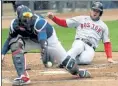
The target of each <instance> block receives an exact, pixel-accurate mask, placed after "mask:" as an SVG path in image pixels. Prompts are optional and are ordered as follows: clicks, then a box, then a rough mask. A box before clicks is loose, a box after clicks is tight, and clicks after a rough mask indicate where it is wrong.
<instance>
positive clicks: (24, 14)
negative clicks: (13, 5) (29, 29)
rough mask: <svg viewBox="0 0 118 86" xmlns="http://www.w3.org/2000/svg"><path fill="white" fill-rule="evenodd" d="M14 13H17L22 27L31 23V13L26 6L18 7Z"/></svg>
mask: <svg viewBox="0 0 118 86" xmlns="http://www.w3.org/2000/svg"><path fill="white" fill-rule="evenodd" d="M16 12H17V16H18V19H19V22H20V23H21V24H22V25H24V26H27V25H29V24H30V23H31V20H32V17H33V13H32V11H31V10H30V9H29V8H28V7H27V6H24V5H20V6H18V8H17V11H16Z"/></svg>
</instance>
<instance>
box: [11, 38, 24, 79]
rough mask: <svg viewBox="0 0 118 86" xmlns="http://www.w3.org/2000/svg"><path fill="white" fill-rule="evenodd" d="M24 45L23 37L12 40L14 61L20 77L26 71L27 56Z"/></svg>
mask: <svg viewBox="0 0 118 86" xmlns="http://www.w3.org/2000/svg"><path fill="white" fill-rule="evenodd" d="M23 47H24V44H23V41H22V39H18V40H17V41H16V42H12V44H11V45H10V48H11V51H12V59H13V63H14V66H15V68H16V71H17V74H18V76H19V77H20V76H21V75H22V74H24V73H25V58H24V51H23Z"/></svg>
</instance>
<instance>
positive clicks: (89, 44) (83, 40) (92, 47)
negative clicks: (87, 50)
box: [76, 38, 95, 50]
mask: <svg viewBox="0 0 118 86" xmlns="http://www.w3.org/2000/svg"><path fill="white" fill-rule="evenodd" d="M76 40H82V41H83V42H84V43H86V44H88V45H89V46H90V47H92V48H93V49H94V50H95V47H94V46H92V44H91V43H90V42H87V41H85V39H83V38H76Z"/></svg>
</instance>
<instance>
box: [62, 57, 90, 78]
mask: <svg viewBox="0 0 118 86" xmlns="http://www.w3.org/2000/svg"><path fill="white" fill-rule="evenodd" d="M62 65H63V66H64V68H66V70H67V71H69V72H70V73H71V74H72V75H78V76H79V77H81V78H88V77H91V74H90V73H89V72H88V71H87V70H85V69H84V70H79V67H78V65H77V63H76V61H75V59H73V58H71V57H70V56H67V58H66V59H65V60H64V61H63V62H62Z"/></svg>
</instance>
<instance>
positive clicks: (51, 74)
mask: <svg viewBox="0 0 118 86" xmlns="http://www.w3.org/2000/svg"><path fill="white" fill-rule="evenodd" d="M32 57H33V58H32ZM34 57H35V58H34ZM26 58H27V65H29V67H30V68H31V70H28V72H29V75H30V79H31V84H30V85H28V86H118V63H116V64H108V63H107V60H106V57H105V54H104V53H99V52H98V53H96V55H95V58H94V60H93V62H92V64H91V65H81V66H80V68H86V69H88V70H89V71H90V72H91V75H92V78H87V79H80V78H77V77H75V76H72V75H71V74H69V73H68V72H67V71H66V70H64V69H59V68H55V67H54V68H50V69H46V68H44V66H43V64H42V63H41V61H39V60H40V59H39V54H38V53H37V54H36V53H33V54H27V55H26ZM113 59H114V60H116V61H118V52H114V53H113ZM15 77H16V71H15V69H14V66H13V63H12V58H11V54H7V55H6V58H5V64H4V66H3V67H2V86H11V84H12V80H13V79H14V78H15Z"/></svg>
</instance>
